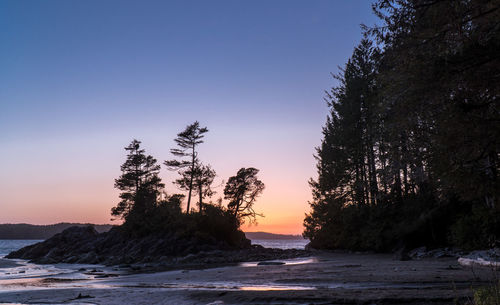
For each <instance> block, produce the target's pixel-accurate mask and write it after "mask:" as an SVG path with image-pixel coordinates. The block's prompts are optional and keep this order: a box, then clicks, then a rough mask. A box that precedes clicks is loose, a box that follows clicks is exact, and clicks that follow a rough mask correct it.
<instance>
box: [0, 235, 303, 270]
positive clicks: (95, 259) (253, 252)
mask: <svg viewBox="0 0 500 305" xmlns="http://www.w3.org/2000/svg"><path fill="white" fill-rule="evenodd" d="M305 256H309V251H305V250H297V249H288V250H281V249H268V248H264V247H262V246H258V245H253V246H252V245H251V243H250V240H248V239H247V238H246V237H245V235H244V233H243V232H241V236H240V242H239V245H238V246H237V247H234V246H229V245H228V244H227V243H225V242H221V241H217V240H215V239H208V240H207V239H206V238H201V237H196V236H190V237H186V236H182V235H179V234H174V233H172V234H163V235H161V236H159V235H157V236H154V235H148V236H146V237H141V238H134V237H131V236H129V235H128V234H126V233H125V232H124V231H123V230H122V229H121V228H120V227H114V228H112V229H111V230H110V231H109V232H104V233H98V232H97V231H96V230H95V229H94V227H92V226H86V227H70V228H68V229H66V230H64V231H63V232H61V233H58V234H56V235H54V236H53V237H51V238H49V239H47V240H45V241H43V242H39V243H36V244H34V245H30V246H27V247H24V248H21V249H19V250H17V251H14V252H11V253H10V254H9V255H7V256H6V258H18V259H26V260H30V262H33V263H37V264H55V263H75V264H104V265H119V264H137V263H163V264H168V265H172V264H173V265H176V264H181V265H186V264H227V263H237V262H243V261H265V260H275V259H287V258H295V257H305Z"/></svg>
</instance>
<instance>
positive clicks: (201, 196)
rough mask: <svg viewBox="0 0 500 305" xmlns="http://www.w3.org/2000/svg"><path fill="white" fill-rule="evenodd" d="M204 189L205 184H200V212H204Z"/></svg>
mask: <svg viewBox="0 0 500 305" xmlns="http://www.w3.org/2000/svg"><path fill="white" fill-rule="evenodd" d="M202 190H203V186H202V184H201V183H200V184H198V193H199V195H200V214H201V213H202V212H203V201H202V200H203V193H202Z"/></svg>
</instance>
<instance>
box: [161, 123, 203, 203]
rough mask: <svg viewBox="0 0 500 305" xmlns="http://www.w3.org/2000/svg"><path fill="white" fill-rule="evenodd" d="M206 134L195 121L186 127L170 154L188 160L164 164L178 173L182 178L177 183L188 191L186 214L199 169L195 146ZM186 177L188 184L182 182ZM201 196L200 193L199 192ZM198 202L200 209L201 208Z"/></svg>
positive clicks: (176, 139)
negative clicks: (197, 169)
mask: <svg viewBox="0 0 500 305" xmlns="http://www.w3.org/2000/svg"><path fill="white" fill-rule="evenodd" d="M207 132H208V129H207V128H206V127H200V123H199V122H198V121H195V122H194V123H193V124H191V125H188V126H187V127H186V129H184V131H182V132H180V133H178V134H177V138H175V139H174V140H175V142H176V143H177V146H178V148H172V149H171V150H170V152H171V153H172V154H173V155H174V156H176V157H179V158H184V157H188V159H189V160H182V159H180V160H176V159H174V160H167V161H165V162H164V164H165V165H166V166H167V167H168V168H169V169H170V170H176V171H179V174H180V175H181V176H183V178H181V179H180V180H178V181H177V182H176V183H178V184H179V185H180V186H181V187H187V190H188V201H187V209H186V213H189V212H190V205H191V192H192V191H193V182H194V178H195V174H196V168H197V167H199V168H201V164H200V161H199V160H198V153H197V152H196V146H197V145H199V144H201V143H203V140H202V139H203V137H204V134H205V133H207ZM186 168H187V169H188V170H185V169H186ZM186 175H187V176H188V177H189V178H188V179H189V183H186V182H185V181H184V177H185V176H186ZM200 194H202V192H200ZM201 204H202V203H201V200H200V207H201Z"/></svg>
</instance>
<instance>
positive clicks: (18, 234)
mask: <svg viewBox="0 0 500 305" xmlns="http://www.w3.org/2000/svg"><path fill="white" fill-rule="evenodd" d="M89 225H91V224H88V223H86V224H83V223H68V222H61V223H56V224H52V225H32V224H27V223H16V224H0V239H47V238H49V237H52V236H54V235H55V234H57V233H61V232H62V231H64V230H65V229H67V228H69V227H74V226H77V227H85V226H89ZM92 226H93V227H94V228H95V229H96V231H97V232H107V231H109V229H111V228H112V227H113V226H112V225H95V224H92Z"/></svg>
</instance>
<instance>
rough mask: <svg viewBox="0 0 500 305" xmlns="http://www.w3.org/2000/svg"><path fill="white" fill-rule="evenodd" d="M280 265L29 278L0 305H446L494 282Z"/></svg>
mask: <svg viewBox="0 0 500 305" xmlns="http://www.w3.org/2000/svg"><path fill="white" fill-rule="evenodd" d="M286 262H287V264H284V265H257V264H256V263H244V264H240V265H239V266H228V267H221V268H208V269H201V270H200V269H198V270H175V271H168V272H157V273H147V274H129V275H120V274H115V275H118V276H111V277H109V276H107V275H106V272H108V271H109V272H110V273H113V272H112V269H109V270H103V272H102V276H98V275H99V274H96V275H97V276H95V277H94V279H91V280H68V279H67V280H57V279H52V280H47V279H43V278H33V279H27V280H25V281H24V282H22V283H11V284H9V283H7V285H5V283H4V285H3V287H2V290H4V291H3V292H1V293H0V303H2V302H4V303H21V304H28V303H31V304H33V303H51V304H58V303H59V304H61V303H64V304H121V305H123V304H210V303H214V304H363V303H366V304H403V303H404V304H429V303H432V304H452V303H453V302H454V300H456V299H462V300H465V299H466V298H467V297H470V296H471V295H472V290H471V287H474V286H478V285H485V284H487V283H488V282H489V281H490V280H492V279H493V278H494V277H495V272H494V271H493V270H491V269H490V268H481V267H474V268H471V267H464V266H461V265H459V264H458V263H457V260H456V259H454V258H445V259H425V260H413V261H394V260H392V258H391V256H390V255H374V254H356V255H353V254H334V253H324V252H318V253H315V255H314V256H313V257H311V258H307V259H292V260H288V261H286ZM98 273H99V272H98ZM79 295H80V298H78V296H79Z"/></svg>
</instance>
